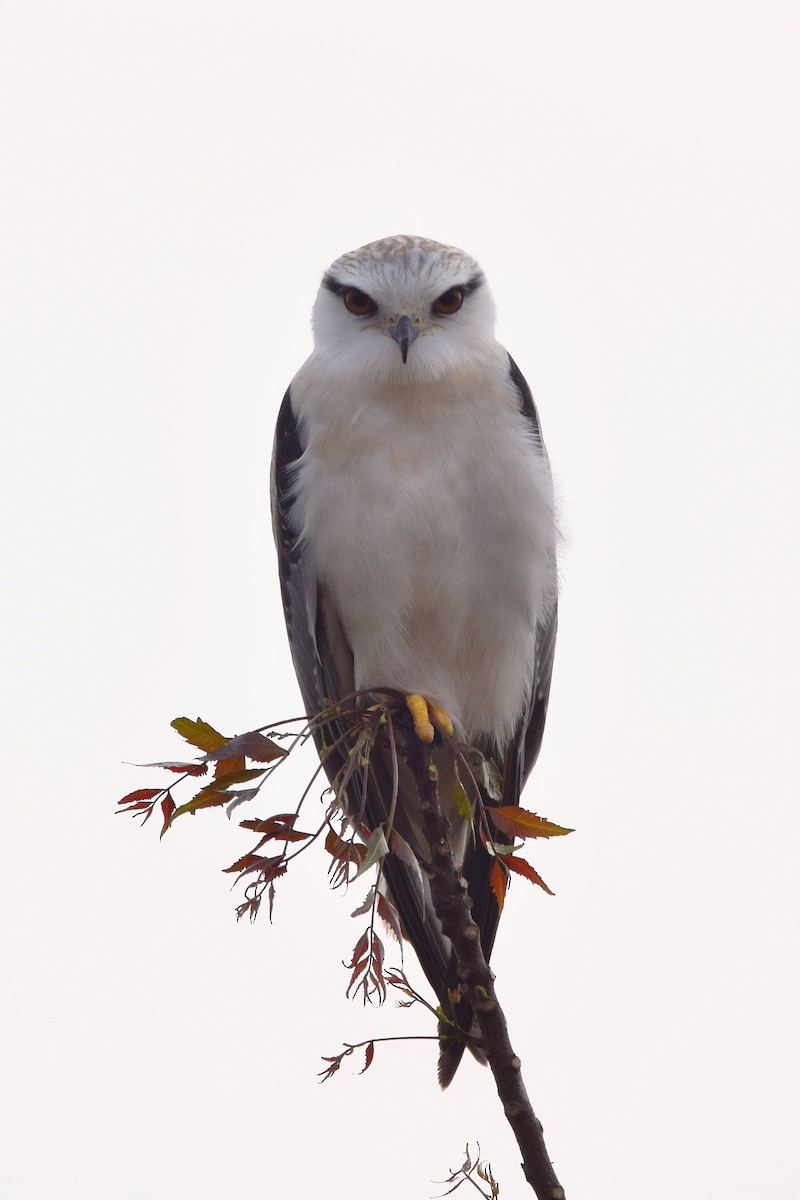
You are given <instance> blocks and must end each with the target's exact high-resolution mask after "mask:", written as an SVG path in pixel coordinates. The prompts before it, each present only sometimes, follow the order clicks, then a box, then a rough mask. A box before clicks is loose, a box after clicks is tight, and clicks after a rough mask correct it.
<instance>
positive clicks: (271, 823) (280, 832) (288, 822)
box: [239, 793, 311, 843]
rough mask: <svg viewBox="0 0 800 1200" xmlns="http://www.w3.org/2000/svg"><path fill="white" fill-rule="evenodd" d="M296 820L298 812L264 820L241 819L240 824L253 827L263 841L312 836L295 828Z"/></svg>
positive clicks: (299, 839) (302, 839)
mask: <svg viewBox="0 0 800 1200" xmlns="http://www.w3.org/2000/svg"><path fill="white" fill-rule="evenodd" d="M254 794H255V793H254ZM296 820H297V813H280V814H278V815H277V816H274V817H266V818H264V819H262V820H253V821H240V822H239V825H240V827H241V828H242V829H252V831H253V833H260V834H261V835H262V843H263V842H266V841H268V840H269V839H270V838H272V839H274V840H275V841H277V842H302V841H305V839H306V838H310V837H311V834H310V833H303V832H302V830H300V829H293V828H292V826H293V825H294V823H295V821H296Z"/></svg>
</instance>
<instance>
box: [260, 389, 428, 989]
mask: <svg viewBox="0 0 800 1200" xmlns="http://www.w3.org/2000/svg"><path fill="white" fill-rule="evenodd" d="M304 452H305V446H304V442H303V432H302V426H301V425H300V423H299V422H298V420H297V418H296V416H295V414H294V411H293V409H292V397H291V388H289V390H288V391H287V393H286V395H285V397H284V400H283V404H282V405H281V409H280V413H279V415H278V425H277V429H276V433H275V447H274V452H273V458H272V480H271V492H272V521H273V531H274V534H275V544H276V547H277V551H278V572H279V575H280V584H281V595H282V598H283V610H284V616H285V618H286V629H287V632H288V635H289V646H290V649H291V652H292V659H293V661H294V666H295V671H296V673H297V679H298V683H299V684H300V691H301V693H302V696H303V703H304V704H305V708H306V713H307V715H308V716H310V717H311V716H314V715H315V714H316V713H319V712H321V711H322V710H323V709H324V708H327V707H328V706H329V705H330V703H331V702H333V701H336V700H339V699H342V698H343V697H344V696H346V695H348V694H349V693H350V692H352V690H353V661H352V651H351V649H350V646H349V645H348V643H347V639H346V637H345V634H344V631H343V630H342V626H341V622H340V621H339V618H338V615H337V613H336V611H335V609H334V607H333V605H332V604H331V603H330V602H329V600H328V599H327V598H326V596H325V594H324V592H322V591H321V589H320V587H319V584H318V581H317V579H316V578H315V577H314V574H313V571H312V570H311V569H310V568H309V565H308V563H307V561H306V560H305V556H304V555H303V553H302V547H301V546H300V543H299V531H300V526H301V520H300V514H299V512H298V511H297V499H296V494H295V481H296V476H297V470H298V466H299V464H300V462H301V459H302V456H303V454H304ZM342 732H344V729H343V728H337V727H336V726H334V727H333V728H331V727H330V726H329V727H328V729H327V731H326V735H325V739H324V740H325V741H326V742H327V744H328V745H329V746H330V745H331V744H332V743H333V742H334V741H335V740H336V738H337V736H338V734H339V733H342ZM315 741H316V743H317V748H318V749H319V748H320V747H321V744H322V741H323V738H322V735H321V734H320V735H319V736H317V737H316V738H315ZM345 760H346V751H343V753H342V754H341V755H337V754H336V753H329V754H327V755H326V758H325V762H324V766H325V771H326V773H327V775H328V778H329V779H330V780H331V781H333V779H334V778H335V777H336V775H337V773H338V772H339V770H340V769H341V767H342V766H343V765H344V763H345ZM391 795H392V780H391V771H390V768H389V766H388V763H386V762H384V761H383V760H382V759H381V756H380V755H377V754H373V755H372V756H371V759H370V767H369V778H368V785H367V789H366V802H365V796H364V793H363V791H362V783H361V779H360V778H356V777H354V779H353V783H352V786H351V788H349V789H348V811H349V813H350V815H351V816H353V817H354V818H356V817H357V819H358V821H359V823H360V824H362V825H363V826H366V829H367V830H372V829H375V828H376V827H377V826H378V825H380V824H383V823H384V822H386V821H388V819H389V810H390V806H391ZM415 802H416V797H415V796H409V797H408V798H407V799H406V804H414V803H415ZM403 809H404V797H403V795H402V794H401V796H400V798H399V803H398V806H397V811H396V813H395V816H394V827H395V828H396V829H397V831H398V833H400V835H401V836H402V837H404V838H405V840H406V841H407V842H408V843H409V844H413V843H414V840H415V838H414V834H413V832H412V830H411V828H410V827H409V826H408V823H407V819H406V816H405V814H404V812H403ZM383 872H384V878H385V880H386V883H387V884H388V887H389V890H390V892H391V896H392V899H393V901H394V904H395V906H396V908H397V911H398V913H399V916H400V920H401V922H402V925H403V932H404V933H405V935H406V937H407V938H408V940H409V941H410V942H411V944H412V946H413V947H414V950H415V952H416V954H417V957H418V958H419V960H420V963H421V965H422V968H423V970H424V972H425V974H426V976H427V978H428V980H429V982H430V984H431V986H432V987H433V989H434V991H435V992H436V994H437V996H438V997H439V999H440V1000H441V1001H442V1002H443V1003H445V1004H447V1002H448V1001H447V986H448V981H449V979H450V973H449V969H450V959H451V949H450V943H449V941H448V939H446V938H445V937H444V935H443V934H442V932H441V929H440V927H439V923H438V921H437V919H436V916H435V914H434V912H433V908H432V904H431V900H430V896H429V895H426V896H425V897H424V898H422V897H421V896H420V892H419V884H418V882H417V877H416V875H414V874H412V872H411V871H410V870H409V869H408V868H407V867H406V866H405V865H404V864H403V863H402V861H401V860H400V859H399V858H397V857H396V856H395V855H394V854H388V855H386V857H385V859H384V860H383Z"/></svg>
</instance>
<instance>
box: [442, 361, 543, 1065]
mask: <svg viewBox="0 0 800 1200" xmlns="http://www.w3.org/2000/svg"><path fill="white" fill-rule="evenodd" d="M508 362H509V374H510V376H511V381H512V383H513V384H514V387H515V388H516V391H517V395H518V396H519V407H520V412H522V414H523V415H524V416H525V417H526V418H527V420H528V421H529V422H530V425H531V427H532V430H533V432H534V434H535V439H536V442H537V444H538V445H539V446H540V447H541V451H542V454H546V451H545V448H544V442H543V440H542V433H541V428H540V425H539V414H538V413H537V411H536V405H535V404H534V402H533V396H532V395H531V390H530V388H529V387H528V384H527V383H526V381H525V378H524V377H523V375H522V373H521V371H520V369H519V367H518V366H517V364H516V363H515V362H514V360H513V358H512V357H511V355H510V354H509V356H508ZM554 569H555V568H554ZM554 591H555V589H554ZM557 628H558V612H557V609H556V608H555V607H554V608H553V612H552V614H551V615H550V617H549V619H548V621H547V623H546V624H545V625H543V626H541V627H540V629H539V632H538V636H537V639H536V659H535V662H534V663H533V684H532V687H531V694H530V699H529V701H528V706H527V709H526V711H525V712H524V713H523V715H522V718H521V719H520V722H519V724H518V726H517V728H516V730H515V731H514V734H513V736H512V738H511V740H510V742H509V744H508V746H506V747H504V748H501V749H500V750H498V749H497V748H495V757H496V759H497V762H498V766H499V767H500V772H501V777H502V781H503V784H502V802H503V804H512V805H516V804H519V798H520V794H521V792H522V788H523V786H524V784H525V780H526V779H527V778H528V776H529V774H530V773H531V771H532V769H533V765H534V763H535V762H536V759H537V757H538V755H539V750H540V749H541V745H542V737H543V735H544V725H545V719H546V717H547V704H548V700H549V697H550V680H551V678H552V675H553V657H554V655H555V648H556V631H557ZM483 801H484V803H485V804H486V805H489V806H491V805H492V804H493V803H496V801H493V800H492V799H491V798H490V797H489V796H487V795H484V796H483ZM493 862H494V860H493V858H492V856H491V855H490V854H489V852H488V850H487V849H486V848H485V846H483V844H482V843H481V842H479V841H478V842H476V843H475V844H474V845H473V846H472V848H471V850H470V852H469V853H468V854H467V857H466V859H465V862H464V867H463V873H464V875H465V877H466V879H467V883H468V885H469V893H470V896H471V897H472V915H473V918H474V920H475V921H476V923H477V925H478V927H479V929H480V931H481V946H482V948H483V953H484V955H485V956H486V959H487V961H488V959H489V955H490V954H491V952H492V947H493V945H494V939H495V935H496V933H497V926H498V924H499V921H500V910H499V908H498V905H497V899H496V898H495V894H494V892H493V891H492V887H491V884H490V876H491V871H492V864H493ZM451 986H455V984H451ZM459 1019H460V1021H461V1023H462V1025H464V1027H465V1028H469V1025H468V1024H466V1022H469V1021H470V1020H471V1014H470V1013H469V1010H468V1009H466V1006H464V1011H463V1012H460V1013H459ZM461 1053H463V1047H458V1046H454V1045H452V1044H451V1045H450V1046H449V1047H447V1048H446V1049H445V1050H443V1052H442V1056H441V1057H440V1061H439V1077H440V1079H446V1080H449V1079H450V1078H452V1076H453V1074H454V1072H455V1069H456V1067H457V1066H458V1062H459V1059H460V1057H461Z"/></svg>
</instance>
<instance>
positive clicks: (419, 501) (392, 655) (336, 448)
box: [292, 347, 555, 743]
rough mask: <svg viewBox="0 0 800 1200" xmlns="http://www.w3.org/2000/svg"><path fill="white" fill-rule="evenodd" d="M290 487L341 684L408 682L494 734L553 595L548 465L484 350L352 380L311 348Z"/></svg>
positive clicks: (467, 724) (496, 357) (502, 725)
mask: <svg viewBox="0 0 800 1200" xmlns="http://www.w3.org/2000/svg"><path fill="white" fill-rule="evenodd" d="M292 403H293V407H294V408H295V411H296V413H297V414H298V416H300V417H301V419H302V420H303V436H304V439H305V442H306V453H305V455H304V457H303V460H302V463H301V466H300V470H299V475H298V480H297V499H298V507H299V511H300V512H301V513H302V514H303V530H302V535H303V537H304V539H305V543H306V549H307V553H308V554H309V555H310V558H311V564H312V568H313V570H314V571H315V572H316V574H317V576H318V578H319V579H320V581H321V583H323V584H324V586H325V587H326V589H327V591H328V592H329V594H330V596H331V597H332V599H333V602H334V604H335V606H336V608H337V610H338V612H339V615H340V618H341V622H342V627H343V629H344V631H345V633H346V635H347V638H348V641H349V643H350V645H351V647H352V650H353V656H354V664H355V682H356V687H358V688H366V687H380V686H385V687H393V688H398V689H399V690H401V691H403V692H420V693H422V694H423V695H425V696H427V697H428V698H429V699H431V700H433V701H435V702H436V703H437V704H440V705H441V706H442V707H444V708H445V709H447V711H448V712H449V713H450V714H451V715H452V716H453V718H454V720H455V721H456V724H457V726H458V728H459V730H460V733H461V736H463V737H465V738H467V739H468V740H474V739H477V738H480V737H481V736H487V737H493V738H494V739H496V740H497V741H499V742H500V743H502V742H504V741H505V740H506V738H507V737H508V735H509V734H510V733H511V731H512V730H513V728H514V726H515V725H516V723H517V721H518V720H519V717H520V716H521V714H522V712H523V711H524V708H525V705H526V702H527V698H528V695H529V693H530V687H531V680H532V675H533V670H534V663H535V644H536V629H537V623H538V622H539V621H540V620H542V619H543V618H544V616H545V615H546V614H547V612H548V610H549V608H550V606H551V605H552V604H553V602H554V601H555V522H554V516H553V495H552V485H551V482H550V473H549V469H548V466H547V462H546V459H545V458H544V456H543V454H542V451H541V449H540V448H539V447H537V446H536V445H535V443H534V441H533V438H532V434H531V431H530V429H529V427H528V423H527V422H526V420H525V419H524V418H523V417H522V416H521V414H520V413H519V411H518V408H517V403H518V401H517V399H516V396H515V393H514V389H513V386H512V385H511V383H510V381H509V379H508V360H507V357H506V355H505V352H504V351H502V348H501V347H496V352H495V353H493V354H492V355H491V356H490V357H489V358H487V362H486V365H485V369H484V370H481V371H479V372H478V371H474V370H473V371H472V372H471V373H470V375H469V376H461V377H458V376H455V375H449V376H448V377H447V379H446V380H444V381H439V382H438V383H436V384H431V385H428V386H426V387H424V388H418V389H407V390H403V391H399V390H388V389H387V388H386V386H385V385H383V386H381V385H373V386H372V387H371V388H365V387H363V386H362V387H360V388H355V389H354V388H353V386H352V385H350V386H348V385H347V384H345V383H342V382H337V381H334V382H331V381H330V380H329V379H327V378H326V376H325V372H324V370H322V369H321V366H320V364H318V363H316V362H315V359H314V358H313V357H312V359H310V360H309V362H308V363H307V364H306V366H305V367H304V368H303V369H302V371H301V372H300V373H299V374H298V376H297V377H296V379H295V381H294V382H293V384H292Z"/></svg>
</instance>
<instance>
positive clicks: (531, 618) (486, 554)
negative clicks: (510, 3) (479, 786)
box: [272, 236, 557, 1087]
mask: <svg viewBox="0 0 800 1200" xmlns="http://www.w3.org/2000/svg"><path fill="white" fill-rule="evenodd" d="M494 324H495V306H494V301H493V299H492V296H491V293H490V291H489V288H488V286H487V284H486V280H485V279H484V276H483V273H482V271H481V269H480V267H479V266H478V264H477V263H476V262H475V261H474V260H473V259H472V258H470V256H469V255H468V254H465V253H464V252H463V251H461V250H457V249H455V248H454V247H452V246H444V245H441V244H440V243H438V242H433V241H428V240H426V239H424V238H418V237H407V236H401V237H391V238H385V239H384V240H383V241H378V242H372V243H370V244H369V245H367V246H363V247H361V249H359V250H354V251H352V252H351V253H349V254H345V255H343V256H342V257H341V258H339V259H337V261H336V262H335V263H334V264H333V265H332V266H331V268H330V269H329V270H328V271H327V273H326V274H325V276H324V278H323V280H322V285H321V287H320V290H319V294H318V296H317V300H316V303H315V305H314V313H313V328H314V350H313V353H312V354H311V357H310V358H309V359H308V360H307V362H306V363H305V364H304V365H303V366H302V367H301V368H300V370H299V371H298V373H297V375H295V377H294V379H293V380H292V383H291V386H290V387H289V390H288V391H287V393H286V396H285V398H284V401H283V404H282V407H281V410H280V415H279V417H278V428H277V433H276V439H275V451H274V459H273V472H272V488H273V495H272V504H273V521H274V529H275V539H276V543H277V548H278V558H279V569H280V577H281V588H282V593H283V602H284V609H285V614H286V624H287V628H288V633H289V641H290V644H291V650H292V656H293V659H294V664H295V668H296V671H297V676H298V680H299V683H300V689H301V691H302V694H303V699H304V702H305V705H306V710H307V712H308V713H309V714H315V713H317V712H319V711H320V710H322V709H323V708H325V707H326V704H327V703H329V702H330V701H336V700H337V699H341V698H342V697H344V696H346V695H348V694H349V693H351V692H353V691H354V690H361V689H370V688H374V689H377V688H392V689H396V690H397V691H399V692H402V693H403V694H405V695H406V696H407V697H408V698H409V701H408V702H409V707H410V708H411V710H412V713H413V715H414V721H415V725H416V728H417V732H418V734H419V736H421V737H422V738H423V739H426V740H430V739H431V738H433V737H434V736H435V735H434V727H435V726H437V725H438V726H439V728H448V727H449V722H450V721H451V722H452V726H453V727H454V730H455V734H456V736H457V738H458V739H459V740H461V741H463V742H465V743H468V744H470V745H473V746H477V747H478V748H479V749H480V750H481V751H482V752H483V753H484V754H485V755H487V756H489V757H491V758H492V759H493V760H494V761H495V763H496V764H497V766H498V767H499V770H500V776H501V779H502V803H503V804H510V805H515V804H518V802H519V795H520V791H521V789H522V787H523V784H524V783H525V780H526V778H527V776H528V773H529V772H530V770H531V768H532V767H533V764H534V762H535V761H536V757H537V755H538V753H539V747H540V745H541V741H542V733H543V730H544V722H545V714H546V711H547V701H548V694H549V690H550V677H551V672H552V666H553V652H554V647H555V637H556V600H557V576H556V527H555V519H554V513H553V489H552V482H551V476H550V469H549V465H548V460H547V455H546V452H545V449H544V445H543V442H542V437H541V432H540V429H539V419H538V416H537V412H536V408H535V406H534V403H533V399H532V397H531V393H530V389H529V388H528V385H527V384H526V382H525V380H524V379H523V377H522V375H521V373H520V371H519V369H518V367H517V366H516V364H515V363H514V361H513V359H512V358H511V357H510V355H509V354H508V353H507V351H506V350H504V349H503V347H502V346H500V345H499V344H498V343H497V341H496V340H495V337H494ZM438 740H439V739H438V738H437V742H438ZM440 753H441V752H440ZM340 765H341V763H340V762H338V761H336V760H335V757H332V758H331V759H330V760H328V762H327V763H326V769H328V773H329V775H331V777H332V776H333V775H334V774H335V772H336V771H337V770H338V769H339V767H340ZM455 790H456V789H455V778H454V775H453V770H452V767H451V770H450V774H449V776H448V775H447V774H445V775H444V776H443V780H442V784H441V787H440V791H441V797H442V803H443V804H444V805H445V806H446V807H447V808H448V809H449V815H450V817H451V822H452V829H453V833H452V844H453V850H454V854H455V857H456V861H457V864H458V865H459V866H460V868H461V870H462V872H463V874H464V876H465V877H466V879H467V881H468V885H469V890H470V894H471V896H472V900H473V915H474V917H475V920H476V921H477V922H478V925H479V927H480V929H481V939H482V944H483V950H484V953H485V954H486V956H487V958H488V956H489V954H490V952H491V949H492V944H493V942H494V937H495V932H496V929H497V922H498V917H499V911H498V906H497V901H496V899H495V897H494V895H493V893H492V890H491V888H490V885H489V874H490V870H491V865H492V857H491V853H490V851H489V850H487V849H486V847H485V846H483V845H482V844H481V841H480V840H479V839H475V838H472V837H471V836H469V827H468V822H467V820H466V818H465V816H464V815H463V811H462V812H460V811H459V807H458V805H457V803H456V796H455ZM390 791H391V784H390V780H389V776H388V775H387V777H386V779H384V780H383V782H381V779H380V774H379V773H378V774H377V775H373V778H372V779H371V782H370V787H369V793H368V796H367V802H366V809H365V810H364V812H363V816H361V818H360V819H361V823H362V825H365V826H366V828H367V829H368V830H370V829H374V828H376V827H377V826H378V825H380V824H381V823H383V822H386V821H387V819H388V808H389V793H390ZM487 799H488V798H487ZM350 803H351V805H352V808H353V810H354V811H355V810H356V809H357V808H358V807H359V805H360V804H361V789H360V785H359V789H358V798H356V797H355V795H354V796H353V797H351V799H350ZM416 804H417V801H416V793H415V790H414V788H413V786H412V785H411V781H410V780H409V779H407V778H406V777H405V776H401V785H400V795H399V802H398V805H397V811H396V814H395V818H394V825H395V828H396V829H397V830H398V831H399V832H400V833H401V835H402V836H403V837H404V838H405V840H406V841H407V842H408V843H409V845H410V846H411V847H412V850H413V852H414V853H415V854H416V856H417V858H418V859H419V860H420V861H421V862H423V863H424V861H425V858H426V854H427V851H426V848H425V843H424V841H423V840H422V838H421V835H420V832H419V820H418V816H419V814H418V812H416ZM462 809H463V806H462ZM420 874H423V876H424V872H423V873H420V872H413V871H412V870H411V869H410V868H409V867H408V866H407V865H406V864H404V863H403V861H402V860H401V859H400V858H399V857H398V856H396V855H393V854H388V855H387V856H386V858H385V859H384V881H385V883H386V885H387V887H388V890H389V892H390V895H391V898H392V900H393V902H394V905H395V907H396V908H397V910H398V912H399V915H400V919H401V922H402V926H403V932H404V934H405V936H406V937H407V938H408V940H409V941H410V942H411V944H412V945H413V947H414V949H415V951H416V953H417V955H418V957H419V959H420V962H421V964H422V967H423V970H424V971H425V974H426V975H427V977H428V980H429V981H430V983H431V985H432V986H433V988H434V990H435V991H436V993H437V996H438V998H439V1000H440V1002H441V1003H442V1004H443V1006H444V1007H445V1009H446V1010H448V1009H449V1001H448V988H454V987H455V986H456V983H457V976H456V973H455V962H454V959H453V955H452V948H451V946H450V943H449V941H448V939H447V938H446V937H445V936H444V934H443V933H442V931H441V927H440V926H439V923H438V921H437V919H436V916H435V914H434V912H433V908H432V903H431V900H430V894H429V891H428V890H427V885H425V889H424V894H423V895H420V883H419V876H420ZM457 1017H458V1020H459V1023H461V1024H462V1027H464V1028H467V1029H469V1027H470V1024H469V1023H471V1021H472V1016H471V1013H470V1012H469V1009H468V1007H467V1006H466V1002H465V1001H462V1002H461V1003H460V1005H459V1009H458V1011H457ZM465 1021H466V1022H467V1024H466V1025H464V1024H463V1022H465ZM463 1049H464V1043H463V1042H460V1041H458V1040H455V1039H452V1038H451V1039H449V1040H443V1041H442V1044H441V1052H440V1060H439V1078H440V1082H441V1083H442V1086H443V1087H446V1086H447V1084H448V1083H449V1082H450V1080H451V1079H452V1077H453V1074H454V1073H455V1070H456V1067H457V1066H458V1063H459V1061H460V1058H461V1054H462V1053H463Z"/></svg>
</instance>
